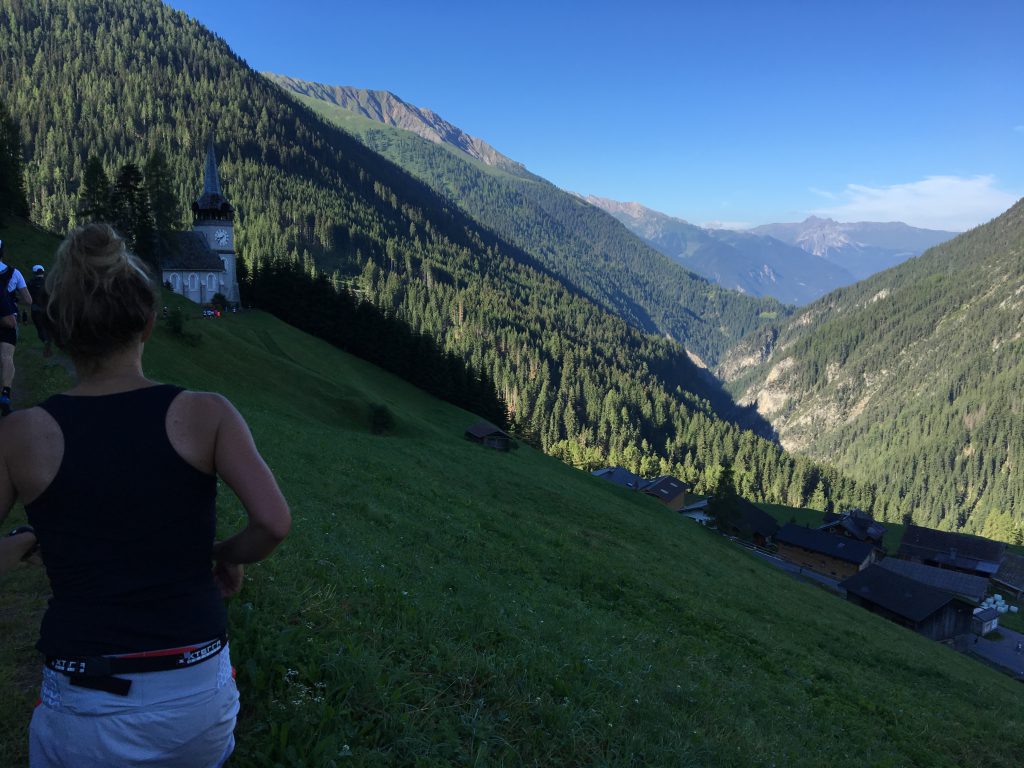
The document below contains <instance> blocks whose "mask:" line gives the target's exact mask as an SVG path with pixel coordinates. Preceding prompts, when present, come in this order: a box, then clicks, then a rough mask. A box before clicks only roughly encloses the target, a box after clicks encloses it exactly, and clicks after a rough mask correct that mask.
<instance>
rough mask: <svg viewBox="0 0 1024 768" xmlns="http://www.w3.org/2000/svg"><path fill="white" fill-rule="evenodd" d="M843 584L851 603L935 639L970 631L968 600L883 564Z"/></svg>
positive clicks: (854, 576) (852, 577) (950, 637)
mask: <svg viewBox="0 0 1024 768" xmlns="http://www.w3.org/2000/svg"><path fill="white" fill-rule="evenodd" d="M840 586H841V587H842V588H843V589H845V590H846V599H847V600H849V601H850V602H851V603H855V604H857V605H859V606H861V607H863V608H866V609H867V610H869V611H871V612H872V613H877V614H878V615H879V616H883V617H884V618H886V619H889V620H890V621H894V622H896V623H897V624H899V625H901V626H904V627H907V628H908V629H912V630H914V631H915V632H917V633H918V634H921V635H924V636H925V637H928V638H931V639H932V640H950V639H952V638H955V637H958V636H959V635H966V634H968V633H970V631H971V622H972V618H973V608H972V606H971V605H970V604H969V603H967V602H965V601H963V600H961V599H960V598H959V597H956V596H955V595H952V594H950V593H949V592H946V591H945V590H941V589H936V588H935V587H929V586H928V585H927V584H922V583H921V582H919V581H914V580H913V579H909V578H907V577H906V576H902V575H900V574H898V573H894V572H893V571H888V570H886V569H885V568H882V567H881V566H878V565H873V566H871V567H870V568H866V569H865V570H863V571H860V572H859V573H856V574H854V575H853V576H851V577H850V578H848V579H846V580H845V581H843V582H842V584H840Z"/></svg>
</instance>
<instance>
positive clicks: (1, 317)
mask: <svg viewBox="0 0 1024 768" xmlns="http://www.w3.org/2000/svg"><path fill="white" fill-rule="evenodd" d="M4 259H5V256H4V241H3V240H0V292H2V295H0V416H6V415H8V414H9V413H10V412H11V387H12V386H13V385H14V348H15V347H16V346H18V305H17V304H16V303H15V301H14V299H13V296H14V295H15V294H16V295H17V296H18V298H19V299H20V300H21V301H22V302H24V303H25V304H26V305H28V304H31V303H32V294H30V293H29V292H28V286H27V285H26V283H25V278H24V277H23V276H22V274H21V271H20V270H18V269H15V268H14V267H11V266H8V265H7V264H5V263H4Z"/></svg>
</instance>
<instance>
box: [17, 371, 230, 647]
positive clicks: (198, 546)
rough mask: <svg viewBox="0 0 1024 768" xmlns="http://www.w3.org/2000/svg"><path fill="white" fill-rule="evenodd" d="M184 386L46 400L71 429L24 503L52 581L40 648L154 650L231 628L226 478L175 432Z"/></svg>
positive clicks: (62, 424)
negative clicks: (189, 451) (219, 499)
mask: <svg viewBox="0 0 1024 768" xmlns="http://www.w3.org/2000/svg"><path fill="white" fill-rule="evenodd" d="M181 391H182V390H181V388H180V387H174V386H170V385H166V384H162V385H158V386H154V387H146V388H143V389H136V390H132V391H130V392H122V393H118V394H114V395H101V396H97V397H75V396H70V395H55V396H54V397H51V398H50V399H49V400H47V401H45V402H44V403H42V404H41V405H40V407H41V408H43V409H44V410H45V411H46V412H47V413H49V414H50V415H51V416H52V417H53V418H54V419H55V420H56V422H57V424H58V425H59V426H60V429H61V432H62V433H63V434H64V457H63V460H62V461H61V465H60V468H59V470H58V471H57V476H56V477H55V478H54V479H53V482H51V483H50V485H49V486H48V487H47V488H46V490H45V491H43V493H42V494H40V495H39V497H38V498H37V499H36V500H35V501H33V502H32V503H31V504H28V505H26V507H25V511H26V512H27V513H28V519H29V522H30V523H31V524H32V525H33V526H34V527H35V529H36V534H37V536H38V538H39V544H40V548H41V551H42V555H43V561H44V562H45V564H46V571H47V575H48V576H49V578H50V585H51V588H52V590H53V597H52V598H51V599H50V604H49V607H48V608H47V610H46V615H45V616H44V617H43V624H42V629H41V630H40V638H39V643H38V645H37V647H38V648H39V650H41V651H42V652H43V653H45V654H47V655H49V656H89V655H100V654H114V653H133V652H136V651H151V650H158V649H161V648H176V647H178V646H181V645H188V644H190V643H196V642H201V641H203V640H209V639H212V638H215V637H218V636H220V635H222V634H223V633H224V632H225V630H226V627H227V617H226V613H225V610H224V602H223V600H222V599H221V597H220V592H219V590H218V588H217V586H216V584H215V583H214V581H213V577H212V574H211V567H212V563H211V550H212V547H213V541H214V536H215V535H216V531H215V528H216V504H215V501H216V495H217V479H216V477H215V476H214V475H207V474H204V473H203V472H200V471H199V470H198V469H196V468H195V467H193V466H191V465H190V464H188V463H187V462H186V461H185V460H184V459H182V458H181V456H179V455H178V453H177V452H176V451H175V450H174V447H173V446H172V445H171V442H170V440H169V439H168V437H167V428H166V417H167V409H168V408H169V407H170V405H171V401H172V400H174V398H175V397H177V396H178V393H180V392H181Z"/></svg>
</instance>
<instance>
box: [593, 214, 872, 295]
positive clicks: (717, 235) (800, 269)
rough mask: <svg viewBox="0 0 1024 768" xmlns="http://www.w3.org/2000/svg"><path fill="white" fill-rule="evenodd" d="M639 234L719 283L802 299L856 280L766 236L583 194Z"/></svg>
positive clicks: (653, 244)
mask: <svg viewBox="0 0 1024 768" xmlns="http://www.w3.org/2000/svg"><path fill="white" fill-rule="evenodd" d="M586 199H587V202H589V203H591V204H593V205H596V206H597V207H598V208H600V209H602V210H604V211H607V212H608V213H609V214H611V215H612V216H614V217H615V218H616V219H618V220H619V221H621V222H622V223H623V224H625V225H626V227H628V228H629V230H630V231H631V232H633V233H634V234H635V235H637V236H638V237H641V238H643V239H644V240H645V241H647V242H648V243H650V244H651V246H653V247H654V248H657V249H658V250H659V251H661V252H662V253H664V254H665V255H666V256H668V257H669V258H671V259H674V260H675V261H677V262H678V263H679V264H681V265H682V266H684V267H686V268H687V269H692V270H693V271H694V272H697V273H698V274H701V275H704V276H705V277H707V278H708V279H710V280H714V281H715V282H716V283H718V284H719V285H721V286H722V287H724V288H732V289H735V290H739V291H743V292H744V293H748V294H750V295H751V296H774V297H775V298H776V299H779V300H781V301H785V302H787V303H791V304H806V303H808V302H809V301H813V300H814V299H817V298H819V297H820V296H823V295H825V294H826V293H828V292H829V291H831V290H833V289H834V288H839V287H840V286H843V285H849V284H850V283H853V282H856V280H855V279H854V277H853V275H851V274H850V273H849V272H847V271H846V270H845V269H843V268H842V267H838V266H836V265H835V264H833V263H831V262H829V261H826V260H825V259H822V258H819V257H818V256H815V255H813V254H810V253H808V252H807V251H805V250H803V249H801V248H798V247H797V246H795V245H790V244H788V243H784V242H782V241H781V240H778V239H776V238H774V237H769V236H767V235H752V234H749V233H748V232H733V231H732V230H728V229H704V228H703V227H698V226H697V225H696V224H691V223H689V222H688V221H684V220H683V219H678V218H675V217H673V216H668V215H666V214H664V213H661V212H660V211H655V210H653V209H651V208H647V207H646V206H643V205H640V204H639V203H623V202H619V201H618V200H609V199H608V198H604V197H595V196H594V195H588V196H587V198H586Z"/></svg>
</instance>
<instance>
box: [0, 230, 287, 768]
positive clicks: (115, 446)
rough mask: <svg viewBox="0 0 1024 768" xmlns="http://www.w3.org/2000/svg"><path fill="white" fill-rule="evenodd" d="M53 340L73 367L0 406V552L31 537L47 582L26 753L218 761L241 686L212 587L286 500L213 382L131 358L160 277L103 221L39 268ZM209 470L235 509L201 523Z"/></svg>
mask: <svg viewBox="0 0 1024 768" xmlns="http://www.w3.org/2000/svg"><path fill="white" fill-rule="evenodd" d="M47 288H48V290H49V293H50V301H49V304H48V306H47V314H48V317H49V319H50V322H51V328H52V331H53V337H54V342H55V343H56V344H57V346H58V347H59V348H60V349H62V350H64V351H65V352H67V353H68V355H69V356H70V357H71V360H72V362H73V363H74V366H75V370H76V373H77V378H78V382H77V384H76V385H75V386H74V387H73V388H71V389H70V390H68V391H67V392H65V393H63V394H59V395H55V396H53V397H51V398H49V399H48V400H46V401H45V402H43V403H41V404H40V405H39V406H37V407H35V408H28V409H25V410H20V411H17V412H15V413H13V414H11V416H9V417H8V418H6V419H3V420H2V421H0V522H2V521H3V519H5V518H6V517H7V515H8V513H9V511H10V509H11V507H12V505H13V504H14V502H15V500H16V499H21V500H22V502H24V505H25V511H26V514H27V516H28V520H29V523H30V524H31V527H30V528H29V529H28V530H26V529H24V528H22V529H15V531H13V532H12V534H13V535H11V536H8V537H6V538H4V539H0V566H10V565H13V564H17V562H18V561H20V560H22V559H24V558H26V557H28V558H30V557H31V556H32V551H33V548H34V547H35V546H36V544H38V546H39V554H40V555H41V557H42V561H43V563H44V565H45V566H46V572H47V576H48V578H49V581H50V587H51V592H52V598H51V599H50V602H49V606H48V607H47V610H46V614H45V615H44V617H43V621H42V627H41V629H40V636H39V642H38V643H37V648H38V649H39V650H40V651H42V653H43V654H44V655H45V657H46V663H45V666H44V669H43V683H42V691H41V694H40V699H41V702H40V704H39V706H38V707H36V709H35V712H34V714H33V717H32V723H31V726H30V728H29V760H30V765H31V766H32V768H49V767H50V766H74V767H75V768H98V767H99V766H128V765H143V764H144V765H159V766H162V768H176V767H178V766H180V767H181V768H185V767H187V768H207V767H214V766H221V765H223V763H224V761H225V760H227V758H228V757H229V755H230V754H231V752H232V750H233V749H234V727H235V720H236V716H237V713H238V691H237V689H236V687H235V683H234V681H233V679H232V673H231V661H230V658H229V649H228V643H227V634H226V633H227V614H226V611H225V607H224V598H225V597H228V596H231V595H233V594H235V593H237V592H238V591H239V589H240V588H241V586H242V577H243V572H242V564H243V563H252V562H256V561H258V560H261V559H263V558H265V557H267V556H268V555H269V554H270V553H271V552H272V551H273V550H274V548H275V547H276V546H277V545H278V543H279V542H280V541H281V540H282V539H283V538H284V537H285V536H286V534H287V533H288V530H289V528H290V526H291V515H290V512H289V510H288V505H287V503H286V502H285V499H284V497H283V496H282V494H281V491H280V489H279V488H278V485H277V482H276V481H275V479H274V476H273V474H272V473H271V471H270V469H269V468H268V467H267V465H266V463H265V462H264V461H263V458H262V457H261V456H260V453H259V451H258V450H257V448H256V445H255V443H254V442H253V439H252V435H251V434H250V432H249V428H248V426H247V425H246V423H245V420H244V419H243V418H242V416H241V415H240V414H239V413H238V411H237V410H236V409H235V408H234V406H232V405H231V403H230V402H228V400H226V399H225V398H224V397H222V396H220V395H217V394H213V393H208V392H190V391H186V390H183V389H181V388H180V387H177V386H173V385H170V384H159V383H157V382H155V381H152V380H150V379H149V378H147V377H146V375H145V374H144V373H143V369H142V352H143V347H144V344H145V342H146V340H147V339H148V338H149V336H150V334H151V333H152V331H153V325H154V323H155V319H156V302H157V298H158V291H157V289H156V284H155V283H154V281H153V280H152V278H151V276H150V274H149V273H148V271H147V270H146V267H145V266H144V265H143V263H142V262H141V261H140V260H139V259H137V258H136V257H135V256H133V255H131V254H130V253H128V251H127V250H126V249H125V243H124V241H123V240H122V239H121V238H120V237H119V236H118V235H117V234H116V233H115V232H114V230H113V229H111V228H110V227H109V226H108V225H106V224H90V225H88V226H85V227H80V228H78V229H76V230H74V231H73V232H72V233H71V234H70V235H68V237H67V239H66V240H65V241H64V242H63V244H62V245H61V246H60V248H59V250H58V251H57V257H56V260H55V263H54V266H53V268H52V271H51V273H50V275H49V276H48V278H47ZM218 479H220V480H222V481H223V482H224V483H225V485H227V487H228V488H230V489H231V490H232V491H234V492H235V494H237V496H238V498H239V500H240V501H241V503H242V506H243V507H244V509H245V511H246V514H247V517H248V523H247V525H246V526H245V527H244V528H243V529H242V530H241V531H239V532H237V533H235V534H234V535H232V536H231V537H229V538H227V539H225V540H223V541H215V532H216V503H215V502H216V494H217V484H218Z"/></svg>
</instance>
